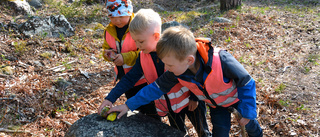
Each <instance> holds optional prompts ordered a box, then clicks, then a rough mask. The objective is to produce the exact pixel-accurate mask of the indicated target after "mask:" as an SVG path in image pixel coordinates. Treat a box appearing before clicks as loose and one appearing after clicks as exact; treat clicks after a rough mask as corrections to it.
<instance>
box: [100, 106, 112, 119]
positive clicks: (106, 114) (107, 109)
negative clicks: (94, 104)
mask: <svg viewBox="0 0 320 137" xmlns="http://www.w3.org/2000/svg"><path fill="white" fill-rule="evenodd" d="M109 110H110V108H109V107H104V108H103V109H102V110H101V113H100V116H102V117H107V116H108V111H109Z"/></svg>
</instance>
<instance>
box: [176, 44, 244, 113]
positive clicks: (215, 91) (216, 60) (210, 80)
mask: <svg viewBox="0 0 320 137" xmlns="http://www.w3.org/2000/svg"><path fill="white" fill-rule="evenodd" d="M197 40H198V41H197ZM196 41H197V48H198V51H199V53H200V55H201V57H205V58H204V61H205V63H207V61H208V56H207V55H208V52H204V51H206V50H208V49H209V48H206V47H204V46H208V45H209V44H207V45H205V44H204V43H205V42H204V41H202V40H199V39H196ZM201 42H202V43H201ZM210 46H211V45H210ZM199 49H200V50H199ZM219 51H220V49H219V48H215V49H214V52H213V57H212V64H211V72H210V73H209V74H208V76H207V78H206V79H205V81H204V84H203V86H202V88H203V89H204V90H201V89H199V87H198V86H197V85H196V84H195V83H192V82H188V81H184V80H182V79H180V78H178V80H179V82H180V83H181V84H182V85H183V86H185V87H187V88H188V89H190V90H191V91H192V93H194V94H195V95H196V96H197V97H198V99H199V100H203V101H205V102H207V104H208V105H209V106H211V107H213V108H215V107H216V106H215V105H214V103H212V102H211V100H210V99H208V96H209V97H210V98H211V99H213V100H214V102H215V103H216V104H217V105H218V106H222V107H229V106H231V105H232V104H235V103H236V102H238V101H239V99H238V92H237V88H236V84H235V82H234V81H233V80H230V82H229V83H225V82H224V81H223V73H222V67H221V61H220V56H219ZM202 52H204V53H206V54H204V53H202ZM206 94H207V95H206Z"/></svg>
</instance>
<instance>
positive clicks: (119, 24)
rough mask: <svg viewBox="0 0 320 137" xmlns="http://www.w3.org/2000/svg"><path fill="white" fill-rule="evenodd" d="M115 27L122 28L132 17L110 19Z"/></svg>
mask: <svg viewBox="0 0 320 137" xmlns="http://www.w3.org/2000/svg"><path fill="white" fill-rule="evenodd" d="M109 18H110V21H111V23H112V24H113V25H115V26H117V27H118V28H122V27H124V26H125V25H127V24H128V23H129V20H130V16H119V17H109Z"/></svg>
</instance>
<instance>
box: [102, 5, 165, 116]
mask: <svg viewBox="0 0 320 137" xmlns="http://www.w3.org/2000/svg"><path fill="white" fill-rule="evenodd" d="M106 8H107V12H108V18H109V19H110V23H109V24H108V25H107V27H106V28H105V31H104V43H103V45H102V48H103V49H104V50H103V53H102V54H103V57H104V59H105V60H106V61H112V62H113V63H114V64H115V68H114V71H115V82H116V81H117V80H118V79H119V80H120V79H121V78H122V77H123V76H124V75H125V74H126V73H128V72H129V70H130V69H132V66H133V65H134V64H135V62H136V59H137V57H138V54H139V52H140V51H139V50H138V48H137V46H136V44H135V42H134V40H133V39H132V37H131V34H130V32H129V29H128V27H129V24H130V22H131V20H132V18H133V17H134V14H133V7H132V2H131V1H130V0H106ZM146 85H147V83H146V80H145V79H144V77H143V76H142V77H141V78H140V79H139V81H138V82H137V83H136V84H135V86H134V87H132V88H131V89H130V90H128V92H126V93H125V95H126V97H127V98H130V97H132V96H134V95H135V94H136V93H137V92H138V91H139V90H140V89H141V88H142V87H144V86H146ZM138 110H140V112H141V113H143V114H146V115H149V116H151V117H154V118H155V119H158V120H160V117H159V116H157V112H156V109H155V105H154V102H151V103H149V104H147V105H144V106H141V107H140V108H138Z"/></svg>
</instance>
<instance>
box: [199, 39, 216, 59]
mask: <svg viewBox="0 0 320 137" xmlns="http://www.w3.org/2000/svg"><path fill="white" fill-rule="evenodd" d="M195 40H196V43H197V49H198V52H199V54H200V56H201V57H202V58H203V60H204V62H205V63H207V62H208V51H209V49H210V47H212V45H211V40H209V39H208V38H196V39H195Z"/></svg>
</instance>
